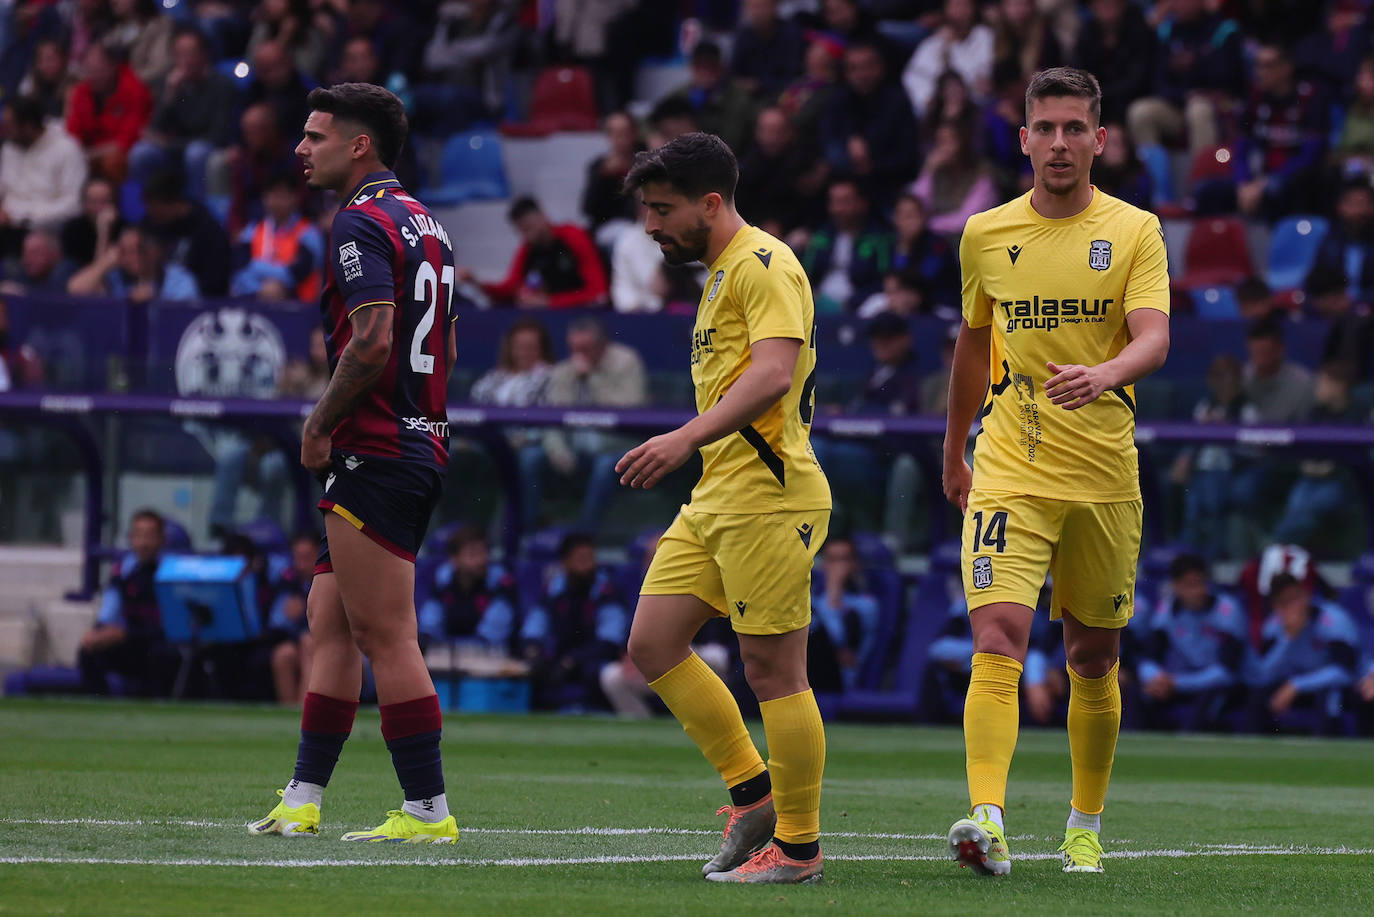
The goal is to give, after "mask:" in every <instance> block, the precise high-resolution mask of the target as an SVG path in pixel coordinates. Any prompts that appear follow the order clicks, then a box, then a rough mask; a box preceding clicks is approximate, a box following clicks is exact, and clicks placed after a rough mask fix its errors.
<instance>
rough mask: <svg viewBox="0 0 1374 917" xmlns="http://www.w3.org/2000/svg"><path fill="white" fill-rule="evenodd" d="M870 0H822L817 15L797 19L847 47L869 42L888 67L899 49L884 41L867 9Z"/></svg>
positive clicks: (894, 62)
mask: <svg viewBox="0 0 1374 917" xmlns="http://www.w3.org/2000/svg"><path fill="white" fill-rule="evenodd" d="M868 6H869V4H866V3H864V2H863V0H822V2H821V4H820V15H819V16H814V15H812V16H806V15H803V16H802V17H800V22H801V24H803V25H804V26H807V27H808V28H813V29H815V30H816V31H819V32H825V33H826V34H829V35H833V36H835V37H836V38H837V39H838V40H839V41H840V43H841V44H843V45H845V46H846V47H848V46H850V45H855V44H860V43H871V44H874V45H876V46H877V48H878V49H879V50H880V51H881V52H882V54H883V59H884V60H886V61H888V64H889V67H891V66H895V65H896V64H897V63H898V61H897V60H896V59H895V55H898V54H899V50H898V49H897V48H895V47H894V46H893V45H892V43H891V42H889V41H887V39H885V38H884V37H883V35H882V33H881V32H880V31H878V23H877V20H876V19H875V18H874V16H873V14H872V13H871V12H870V11H869V10H868V9H867V7H868Z"/></svg>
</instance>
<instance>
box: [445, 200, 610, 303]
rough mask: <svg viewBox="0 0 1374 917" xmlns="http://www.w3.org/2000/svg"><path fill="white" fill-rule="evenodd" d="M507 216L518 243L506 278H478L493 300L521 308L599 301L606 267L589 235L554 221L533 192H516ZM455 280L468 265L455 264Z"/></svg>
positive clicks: (467, 275) (466, 276) (466, 273)
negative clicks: (487, 280) (491, 280)
mask: <svg viewBox="0 0 1374 917" xmlns="http://www.w3.org/2000/svg"><path fill="white" fill-rule="evenodd" d="M507 217H508V218H509V219H510V221H511V223H513V224H514V225H515V229H516V231H517V232H519V233H520V238H521V239H522V243H521V245H520V247H519V248H518V249H516V251H515V257H514V258H513V259H511V264H510V270H509V271H508V272H507V273H506V279H505V280H502V281H501V282H500V283H484V284H482V285H481V286H482V290H483V292H485V293H486V294H487V295H488V296H490V297H491V298H492V299H493V300H495V301H496V302H498V303H502V304H508V303H512V302H513V303H515V305H517V306H519V307H520V308H522V309H542V308H546V307H548V308H554V309H569V308H574V307H577V306H593V305H600V304H602V303H603V302H605V300H606V271H605V269H604V268H603V267H602V266H601V256H600V255H599V254H597V251H596V244H595V243H594V242H592V238H591V236H589V235H587V231H586V230H585V229H583V228H582V227H580V226H574V225H573V224H571V223H563V224H560V225H554V224H553V223H551V222H549V218H548V217H547V216H545V215H544V211H543V210H542V209H540V207H539V204H538V202H536V201H535V200H534V198H530V197H521V198H516V200H515V201H513V202H512V203H511V205H510V210H509V211H507ZM458 280H459V281H460V282H464V281H471V280H473V275H472V271H470V270H469V269H467V268H459V269H458Z"/></svg>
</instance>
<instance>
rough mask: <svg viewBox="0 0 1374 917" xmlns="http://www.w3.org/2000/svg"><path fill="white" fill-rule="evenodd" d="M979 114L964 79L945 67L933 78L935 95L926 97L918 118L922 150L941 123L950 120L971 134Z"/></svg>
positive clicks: (928, 146)
mask: <svg viewBox="0 0 1374 917" xmlns="http://www.w3.org/2000/svg"><path fill="white" fill-rule="evenodd" d="M1023 102H1024V100H1023ZM979 117H980V113H979V107H978V105H977V103H975V102H974V101H973V96H971V95H970V94H969V89H968V84H967V83H965V82H964V78H963V77H962V76H960V75H959V73H958V71H956V70H946V71H945V72H944V73H942V74H940V77H939V79H937V80H936V81H935V94H934V95H932V96H931V97H930V104H929V105H927V106H926V114H925V117H924V118H922V119H921V148H922V152H923V153H924V152H925V151H928V150H929V149H930V146H931V140H932V139H933V138H934V136H935V129H936V128H937V127H939V126H940V125H941V124H944V123H945V122H946V121H952V122H954V123H955V124H958V125H959V126H960V127H962V128H963V129H964V130H967V131H968V132H969V135H970V136H972V135H973V131H974V130H975V129H977V128H978V127H979V124H978V121H979ZM1021 120H1023V121H1024V120H1025V119H1024V118H1022V119H1021ZM1018 139H1019V138H1018ZM1018 152H1019V151H1018Z"/></svg>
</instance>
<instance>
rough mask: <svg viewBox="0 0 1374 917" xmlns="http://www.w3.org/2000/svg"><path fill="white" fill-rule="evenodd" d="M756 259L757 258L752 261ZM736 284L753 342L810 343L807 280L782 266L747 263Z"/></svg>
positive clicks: (745, 321) (798, 272)
mask: <svg viewBox="0 0 1374 917" xmlns="http://www.w3.org/2000/svg"><path fill="white" fill-rule="evenodd" d="M750 260H753V259H750ZM739 270H740V272H741V276H740V277H739V279H738V280H737V281H736V283H737V286H736V287H735V290H736V292H737V294H738V302H739V306H740V312H741V313H742V314H743V315H744V324H745V326H746V327H747V328H748V329H749V343H750V344H755V343H757V342H759V341H762V340H764V339H766V338H792V339H793V340H797V341H805V340H806V316H805V315H804V314H803V301H804V300H803V296H802V291H801V289H800V286H799V284H800V283H804V282H806V281H805V277H804V275H802V274H801V272H800V271H796V272H791V271H787V270H785V269H784V268H783V265H781V264H773V265H772V267H771V268H768V267H764V266H763V264H761V263H760V264H749V263H748V262H745V264H744V266H743V267H742V268H740V269H739Z"/></svg>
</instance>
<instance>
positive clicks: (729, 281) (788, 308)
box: [691, 226, 830, 514]
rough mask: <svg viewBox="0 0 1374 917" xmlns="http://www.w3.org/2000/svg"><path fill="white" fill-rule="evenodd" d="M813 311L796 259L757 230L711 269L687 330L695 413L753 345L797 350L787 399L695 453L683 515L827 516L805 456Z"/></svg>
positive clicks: (819, 477)
mask: <svg viewBox="0 0 1374 917" xmlns="http://www.w3.org/2000/svg"><path fill="white" fill-rule="evenodd" d="M815 311H816V310H815V304H814V303H813V302H812V299H811V284H810V282H809V281H808V280H807V278H806V272H805V271H803V270H802V266H801V263H800V262H798V261H797V256H796V255H794V254H793V253H792V250H791V249H790V248H788V247H787V246H786V245H785V244H783V243H782V242H780V241H778V240H777V239H775V238H773V237H772V236H770V235H769V234H768V233H766V232H764V231H763V230H761V229H758V228H756V227H754V226H745V227H744V228H743V229H741V230H740V231H739V232H737V233H736V234H735V237H734V238H733V239H731V240H730V244H729V245H727V246H726V247H725V250H724V251H723V252H721V253H720V255H719V256H718V257H717V258H716V260H715V261H714V262H712V263H711V266H710V270H709V273H708V275H707V277H706V287H705V289H703V290H702V292H701V302H700V304H699V305H698V306H697V320H696V327H695V328H694V329H693V332H692V357H691V360H692V384H693V385H694V386H695V388H696V399H697V412H698V413H701V412H704V411H707V410H709V409H710V408H711V407H713V406H714V405H715V404H716V402H718V401H720V399H721V396H723V395H724V394H725V393H726V392H727V391H729V390H730V386H732V385H734V384H735V382H736V380H738V379H739V377H740V376H741V375H742V374H743V373H744V371H745V370H746V369H748V368H749V364H750V356H749V348H750V347H751V346H752V345H753V344H754V343H755V342H757V341H761V340H764V339H766V338H791V339H792V340H797V341H801V342H802V348H801V351H800V353H799V354H798V356H797V366H796V369H795V370H793V372H792V387H791V388H790V389H788V390H787V394H785V395H783V396H782V398H781V399H780V400H779V401H777V402H776V403H775V404H773V405H772V406H770V407H769V408H768V410H766V411H764V412H763V415H762V416H761V417H759V418H757V419H756V420H755V421H754V422H753V423H752V424H749V425H747V426H746V427H745V428H744V429H742V430H740V431H739V432H737V433H731V434H729V435H728V436H725V437H723V438H722V439H718V440H716V441H715V442H713V443H709V444H707V445H705V446H703V447H702V449H701V460H702V469H701V480H700V481H699V482H698V483H697V486H696V487H695V488H694V489H693V490H692V509H694V510H696V511H697V512H701V513H717V514H725V513H776V512H782V511H785V510H802V509H829V508H830V484H829V483H828V482H827V481H826V479H825V474H824V473H823V472H822V471H821V466H820V465H819V464H818V463H817V462H816V456H815V453H814V452H812V451H811V415H812V412H813V411H814V410H815V389H816V335H815Z"/></svg>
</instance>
